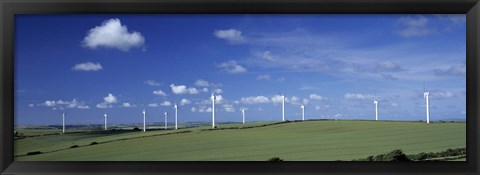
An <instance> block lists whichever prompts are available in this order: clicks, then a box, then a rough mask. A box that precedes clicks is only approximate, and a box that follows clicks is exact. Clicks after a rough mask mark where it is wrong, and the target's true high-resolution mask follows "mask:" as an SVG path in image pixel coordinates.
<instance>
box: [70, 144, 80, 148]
mask: <svg viewBox="0 0 480 175" xmlns="http://www.w3.org/2000/svg"><path fill="white" fill-rule="evenodd" d="M70 148H78V145H72V146H71V147H70Z"/></svg>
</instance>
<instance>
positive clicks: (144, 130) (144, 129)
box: [142, 109, 147, 132]
mask: <svg viewBox="0 0 480 175" xmlns="http://www.w3.org/2000/svg"><path fill="white" fill-rule="evenodd" d="M142 113H143V132H146V131H147V130H146V128H145V109H143V112H142Z"/></svg>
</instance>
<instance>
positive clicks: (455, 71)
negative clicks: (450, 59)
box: [433, 65, 466, 76]
mask: <svg viewBox="0 0 480 175" xmlns="http://www.w3.org/2000/svg"><path fill="white" fill-rule="evenodd" d="M433 73H434V74H435V75H436V76H465V75H466V68H465V65H461V66H450V68H448V69H434V70H433Z"/></svg>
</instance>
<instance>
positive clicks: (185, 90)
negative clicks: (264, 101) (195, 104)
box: [170, 84, 198, 94]
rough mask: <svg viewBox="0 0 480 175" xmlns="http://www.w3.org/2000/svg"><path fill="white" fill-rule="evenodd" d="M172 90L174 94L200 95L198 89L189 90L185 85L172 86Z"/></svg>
mask: <svg viewBox="0 0 480 175" xmlns="http://www.w3.org/2000/svg"><path fill="white" fill-rule="evenodd" d="M170 88H172V92H173V93H174V94H187V93H188V94H198V90H197V89H196V88H192V87H191V88H188V87H187V86H185V85H178V86H176V85H175V84H171V85H170Z"/></svg>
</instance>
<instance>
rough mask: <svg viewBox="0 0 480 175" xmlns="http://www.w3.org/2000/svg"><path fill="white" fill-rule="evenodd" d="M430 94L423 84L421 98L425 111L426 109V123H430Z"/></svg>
mask: <svg viewBox="0 0 480 175" xmlns="http://www.w3.org/2000/svg"><path fill="white" fill-rule="evenodd" d="M429 95H430V92H428V89H427V88H426V87H425V86H424V87H423V98H424V99H425V103H426V106H425V107H426V111H427V123H430V105H429V99H428V96H429Z"/></svg>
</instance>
